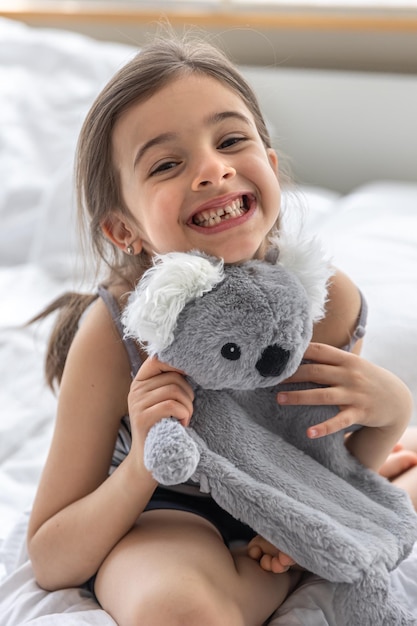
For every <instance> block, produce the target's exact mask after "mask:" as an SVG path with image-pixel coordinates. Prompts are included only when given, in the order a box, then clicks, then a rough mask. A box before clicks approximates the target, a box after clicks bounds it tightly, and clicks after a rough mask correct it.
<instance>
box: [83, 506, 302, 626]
mask: <svg viewBox="0 0 417 626" xmlns="http://www.w3.org/2000/svg"><path fill="white" fill-rule="evenodd" d="M296 576H297V574H296V573H294V574H293V573H292V572H285V573H282V574H272V573H270V572H265V571H263V570H262V568H261V567H260V566H259V564H258V563H257V562H256V561H253V560H252V559H250V558H249V557H248V556H247V555H246V554H244V553H243V552H242V551H237V552H236V553H235V554H233V553H232V552H231V551H230V550H229V549H228V548H227V547H226V546H225V544H224V543H223V540H222V538H221V536H220V534H219V532H218V531H217V529H215V528H214V527H213V526H212V524H211V523H210V522H209V521H207V520H206V519H204V518H202V517H199V516H197V515H194V514H191V513H186V512H183V511H172V510H158V511H149V512H146V513H144V514H142V516H141V517H140V520H139V522H138V524H137V525H136V526H135V527H134V528H133V529H132V530H131V531H130V532H129V533H128V534H127V535H126V536H125V537H124V538H123V539H122V540H121V541H120V542H119V544H118V545H117V546H116V547H115V548H114V549H113V551H112V552H111V553H110V554H109V556H108V557H107V559H106V560H105V561H104V563H103V565H102V566H101V568H100V570H99V572H98V575H97V579H96V584H95V592H96V595H97V598H98V600H99V602H100V604H101V605H102V607H103V608H104V609H105V610H106V611H107V612H108V613H109V614H110V615H111V616H112V617H113V619H114V620H115V621H116V622H117V624H118V625H119V626H168V625H169V626H261V625H262V624H264V622H265V621H266V620H267V619H268V617H269V616H270V615H271V614H272V613H273V612H274V611H275V610H276V609H277V608H278V606H280V604H282V602H283V601H284V599H285V598H286V596H287V595H288V593H289V591H290V590H291V589H292V587H293V585H294V584H295V580H296V579H295V577H296Z"/></svg>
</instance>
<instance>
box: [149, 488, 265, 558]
mask: <svg viewBox="0 0 417 626" xmlns="http://www.w3.org/2000/svg"><path fill="white" fill-rule="evenodd" d="M157 509H172V510H176V511H187V512H188V513H194V514H195V515H200V517H204V518H205V519H207V520H208V521H209V522H211V523H212V524H213V526H214V527H215V528H217V530H218V531H219V533H220V534H221V536H222V537H223V541H224V543H225V544H226V545H227V546H230V544H231V543H233V542H238V541H239V542H245V543H247V542H249V541H250V540H251V539H253V537H255V535H256V533H255V532H254V531H253V530H252V529H251V528H250V527H249V526H247V525H246V524H244V523H243V522H239V521H238V520H236V519H235V518H234V517H232V516H231V515H229V513H227V512H226V511H224V510H223V509H222V508H221V507H220V506H219V505H218V504H217V503H216V502H215V501H214V500H213V498H210V497H204V496H199V495H195V496H194V495H191V494H186V493H178V492H175V491H172V490H171V489H164V487H157V488H156V490H155V491H154V494H153V496H152V498H151V499H150V501H149V502H148V505H147V506H146V508H145V511H155V510H157Z"/></svg>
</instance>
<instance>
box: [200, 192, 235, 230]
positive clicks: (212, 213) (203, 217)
mask: <svg viewBox="0 0 417 626" xmlns="http://www.w3.org/2000/svg"><path fill="white" fill-rule="evenodd" d="M244 212H245V210H244V207H243V199H241V198H240V199H236V200H233V202H232V203H231V204H228V205H227V206H225V207H219V208H218V209H210V210H205V211H202V212H201V213H199V214H198V215H195V216H194V223H195V224H197V225H198V226H204V227H209V226H216V224H220V222H221V221H222V219H224V220H229V219H231V218H234V217H239V216H240V215H243V213H244Z"/></svg>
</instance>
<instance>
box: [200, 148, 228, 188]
mask: <svg viewBox="0 0 417 626" xmlns="http://www.w3.org/2000/svg"><path fill="white" fill-rule="evenodd" d="M234 176H236V170H235V168H234V167H232V166H231V165H229V164H228V163H225V162H224V161H223V159H222V157H221V155H212V156H211V157H207V156H206V157H204V160H201V161H200V163H199V166H198V167H197V172H196V173H195V175H194V178H193V181H192V184H191V188H192V190H193V191H198V190H199V189H201V188H202V187H207V186H208V185H219V184H221V183H222V182H224V181H225V180H228V179H229V178H233V177H234Z"/></svg>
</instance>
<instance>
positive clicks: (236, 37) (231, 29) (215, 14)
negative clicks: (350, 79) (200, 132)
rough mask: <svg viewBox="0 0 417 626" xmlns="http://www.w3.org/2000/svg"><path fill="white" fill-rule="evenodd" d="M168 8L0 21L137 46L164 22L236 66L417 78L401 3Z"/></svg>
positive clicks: (6, 8)
mask: <svg viewBox="0 0 417 626" xmlns="http://www.w3.org/2000/svg"><path fill="white" fill-rule="evenodd" d="M364 5H366V3H364ZM165 6H168V8H167V9H165V10H164V12H161V11H160V10H158V9H156V8H155V4H152V2H147V3H146V2H145V3H144V2H142V3H138V4H136V5H135V3H134V2H132V1H130V2H123V1H120V2H117V1H115V0H103V1H102V2H97V1H88V0H83V1H80V2H75V1H68V0H49V1H48V2H41V1H38V0H31V1H29V2H28V1H26V2H22V1H19V0H9V1H7V0H6V1H5V0H0V16H3V17H9V18H12V19H18V20H21V21H24V22H26V23H27V24H30V25H32V26H42V27H45V26H47V27H54V28H63V29H66V30H74V31H77V32H80V33H83V34H87V35H90V36H92V37H95V38H97V39H103V40H110V41H119V42H122V43H126V44H133V45H141V44H142V43H143V41H144V39H145V38H146V37H147V36H149V34H151V33H152V32H153V31H154V30H155V29H156V28H157V23H158V22H159V21H160V20H161V19H166V20H168V21H169V22H170V23H171V24H172V25H173V26H174V27H175V28H177V29H183V28H185V27H189V26H197V27H199V28H201V29H203V30H204V31H205V32H207V33H209V34H210V35H212V36H213V37H214V38H215V40H216V42H217V43H218V44H219V45H220V46H222V47H224V48H225V49H226V51H227V53H228V54H229V55H230V56H231V57H232V58H233V60H234V61H236V62H238V63H243V64H251V65H268V66H269V65H275V64H276V65H279V66H283V67H315V68H325V69H351V70H365V71H382V72H400V73H417V6H416V7H415V8H414V9H412V8H406V5H405V4H404V3H401V2H397V0H393V1H392V3H391V9H390V8H386V7H385V8H383V9H376V8H369V7H368V8H362V9H361V8H358V6H356V7H352V4H351V3H350V2H349V0H344V1H341V2H338V3H337V6H336V5H333V8H332V5H331V3H329V2H328V3H323V4H322V8H320V7H319V6H317V5H316V7H315V8H311V9H307V8H306V6H307V5H306V3H302V2H299V3H298V8H297V2H295V3H291V4H288V3H285V2H284V1H283V2H282V5H281V8H276V7H272V6H271V5H267V4H265V5H262V3H255V2H253V3H252V4H251V3H247V4H245V5H243V6H244V7H245V8H244V9H243V8H240V9H239V7H238V6H237V5H233V8H232V7H231V5H230V3H227V2H225V3H223V4H220V5H219V7H218V8H216V6H215V5H211V6H209V5H206V7H205V6H204V3H202V4H201V5H200V4H199V3H191V2H186V3H181V2H177V3H174V4H173V5H172V8H170V7H169V5H166V4H165ZM401 6H402V8H401ZM251 7H252V8H251Z"/></svg>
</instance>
